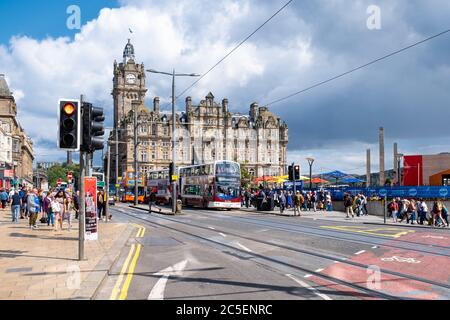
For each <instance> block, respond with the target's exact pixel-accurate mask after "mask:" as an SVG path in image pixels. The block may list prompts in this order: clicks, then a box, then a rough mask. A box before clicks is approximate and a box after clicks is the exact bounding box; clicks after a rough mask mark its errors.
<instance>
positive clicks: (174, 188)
mask: <svg viewBox="0 0 450 320" xmlns="http://www.w3.org/2000/svg"><path fill="white" fill-rule="evenodd" d="M147 72H150V73H159V74H165V75H168V76H172V169H173V174H175V172H176V151H175V125H176V118H175V77H199V76H200V75H199V74H196V73H175V69H173V71H172V73H169V72H161V71H156V70H153V69H148V70H147ZM169 178H170V181H171V182H172V213H173V214H175V213H176V211H177V182H176V181H175V180H173V179H172V177H169Z"/></svg>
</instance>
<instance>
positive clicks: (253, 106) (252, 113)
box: [250, 102, 258, 121]
mask: <svg viewBox="0 0 450 320" xmlns="http://www.w3.org/2000/svg"><path fill="white" fill-rule="evenodd" d="M256 118H258V103H256V102H253V103H252V104H251V105H250V119H252V120H253V121H255V120H256Z"/></svg>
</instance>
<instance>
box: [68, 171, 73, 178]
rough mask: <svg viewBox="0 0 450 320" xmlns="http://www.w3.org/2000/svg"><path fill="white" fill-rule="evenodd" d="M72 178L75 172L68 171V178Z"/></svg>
mask: <svg viewBox="0 0 450 320" xmlns="http://www.w3.org/2000/svg"><path fill="white" fill-rule="evenodd" d="M72 178H73V173H72V172H71V171H69V172H67V179H68V180H72Z"/></svg>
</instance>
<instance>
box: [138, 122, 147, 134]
mask: <svg viewBox="0 0 450 320" xmlns="http://www.w3.org/2000/svg"><path fill="white" fill-rule="evenodd" d="M147 131H148V127H147V124H141V125H140V126H139V133H147Z"/></svg>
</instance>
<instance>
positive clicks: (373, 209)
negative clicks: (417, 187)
mask: <svg viewBox="0 0 450 320" xmlns="http://www.w3.org/2000/svg"><path fill="white" fill-rule="evenodd" d="M389 202H390V200H388V203H389ZM425 202H426V203H427V206H428V211H430V210H431V209H432V208H433V203H434V201H425ZM444 204H445V206H446V207H447V208H448V209H450V201H444ZM333 210H335V211H342V212H345V208H344V202H343V201H333ZM367 210H368V211H369V215H375V216H381V217H382V216H383V215H384V210H383V204H382V201H369V202H368V203H367ZM386 214H387V215H388V216H389V213H388V212H387V211H386Z"/></svg>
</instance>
